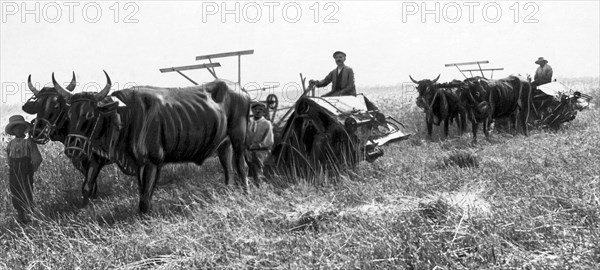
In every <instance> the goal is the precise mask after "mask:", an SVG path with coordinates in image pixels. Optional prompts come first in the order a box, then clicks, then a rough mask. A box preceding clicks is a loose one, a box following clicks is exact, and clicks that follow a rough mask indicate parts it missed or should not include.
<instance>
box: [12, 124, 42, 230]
mask: <svg viewBox="0 0 600 270" xmlns="http://www.w3.org/2000/svg"><path fill="white" fill-rule="evenodd" d="M30 129H31V124H29V123H28V122H26V121H25V118H23V116H21V115H13V116H11V117H10V118H9V119H8V125H6V128H5V129H4V132H6V134H9V135H14V136H15V138H14V139H12V140H11V141H10V142H8V145H7V147H6V156H7V158H8V166H9V176H8V179H9V185H10V193H11V197H12V204H13V207H14V208H15V210H17V213H18V219H19V221H20V222H28V221H29V217H28V214H29V213H31V211H33V205H34V204H33V174H34V172H35V171H37V169H38V168H39V166H40V164H41V163H42V155H41V154H40V151H39V150H38V148H37V144H35V143H34V142H33V140H31V139H26V138H25V134H26V133H27V132H29V130H30Z"/></svg>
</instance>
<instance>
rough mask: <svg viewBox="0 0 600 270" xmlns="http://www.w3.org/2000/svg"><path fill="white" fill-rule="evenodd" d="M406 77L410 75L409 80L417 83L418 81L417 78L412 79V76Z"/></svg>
mask: <svg viewBox="0 0 600 270" xmlns="http://www.w3.org/2000/svg"><path fill="white" fill-rule="evenodd" d="M408 77H410V80H411V81H413V82H414V83H416V84H419V82H418V81H417V80H415V79H413V77H412V76H410V75H408Z"/></svg>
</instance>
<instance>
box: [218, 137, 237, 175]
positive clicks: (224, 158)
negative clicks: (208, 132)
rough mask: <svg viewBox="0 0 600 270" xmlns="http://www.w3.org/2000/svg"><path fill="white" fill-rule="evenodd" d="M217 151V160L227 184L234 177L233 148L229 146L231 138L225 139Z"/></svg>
mask: <svg viewBox="0 0 600 270" xmlns="http://www.w3.org/2000/svg"><path fill="white" fill-rule="evenodd" d="M217 153H218V156H219V162H221V166H222V167H223V173H224V174H225V185H226V186H229V185H231V184H233V183H232V180H233V179H234V175H233V166H232V162H231V161H232V159H233V149H232V148H231V140H229V139H227V140H226V141H224V142H223V143H221V145H219V148H218V149H217Z"/></svg>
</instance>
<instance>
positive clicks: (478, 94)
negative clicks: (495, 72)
mask: <svg viewBox="0 0 600 270" xmlns="http://www.w3.org/2000/svg"><path fill="white" fill-rule="evenodd" d="M488 92H489V91H488V89H487V83H486V82H485V81H484V80H482V79H481V78H479V77H475V78H469V79H467V80H465V83H464V84H463V85H462V86H461V88H460V89H459V97H460V98H461V101H462V102H464V104H465V105H466V106H467V108H469V110H470V111H471V112H472V113H473V114H474V116H475V117H476V118H478V119H479V118H483V117H485V115H488V114H489V113H490V110H491V106H490V103H489V98H488V97H489V93H488Z"/></svg>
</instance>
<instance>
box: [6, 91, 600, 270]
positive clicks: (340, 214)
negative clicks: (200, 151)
mask: <svg viewBox="0 0 600 270" xmlns="http://www.w3.org/2000/svg"><path fill="white" fill-rule="evenodd" d="M581 85H583V86H581V87H582V88H585V89H586V90H587V91H586V92H588V93H592V94H594V95H595V97H598V94H599V93H600V87H598V85H597V84H593V83H592V84H589V83H588V84H587V85H586V84H585V82H584V83H581ZM365 92H366V93H367V94H368V92H367V91H365ZM369 97H370V98H372V99H373V100H374V101H375V102H376V103H377V104H378V105H379V106H380V108H381V109H382V110H383V111H384V112H386V113H387V114H390V115H392V116H393V117H395V118H396V119H401V120H402V121H403V122H405V123H407V124H408V125H409V126H410V129H411V130H412V131H414V132H415V133H416V135H415V136H414V137H413V138H412V139H411V140H409V141H405V142H402V143H398V144H395V145H391V146H389V147H387V148H386V149H385V151H386V153H385V155H384V156H383V157H381V158H380V159H378V160H377V161H376V162H374V163H371V164H369V163H364V164H361V165H360V166H359V168H358V170H356V171H353V172H347V173H343V174H342V175H340V176H338V179H336V181H330V180H329V179H321V181H320V183H322V184H321V185H309V184H307V183H306V182H305V181H302V180H301V179H296V181H297V184H294V185H288V186H287V187H281V185H270V184H264V185H263V186H261V188H252V189H251V190H250V194H249V195H246V196H245V195H242V193H241V192H239V191H238V190H235V189H233V188H227V187H224V186H223V185H222V183H221V182H222V178H223V177H222V175H221V169H220V166H219V165H218V162H217V160H216V159H210V160H208V161H207V162H206V163H205V164H204V165H203V166H202V167H197V166H194V165H188V164H183V165H173V166H169V167H168V168H166V169H165V170H164V173H163V177H162V179H161V182H160V185H159V186H158V188H157V191H156V193H155V196H154V209H153V211H152V213H151V214H150V215H148V216H144V217H140V216H138V215H137V214H136V212H135V209H137V192H136V190H137V184H136V181H135V179H133V178H130V177H126V176H124V175H123V174H121V173H120V172H118V171H117V170H116V169H115V167H112V166H110V167H107V168H105V169H104V171H103V172H102V174H101V176H100V178H99V183H100V198H99V199H98V200H95V201H94V203H93V204H92V205H90V206H89V207H87V208H85V209H78V208H77V207H75V206H74V205H75V203H76V202H77V201H78V200H79V197H80V195H79V185H80V183H81V175H80V173H79V172H77V171H75V170H74V169H73V167H72V165H71V164H70V162H69V161H68V160H67V159H66V157H65V156H64V154H62V153H61V152H62V145H60V144H50V145H48V146H46V147H43V155H44V157H45V161H44V163H43V165H42V168H41V169H40V172H39V173H38V174H37V175H36V201H37V203H38V207H39V209H40V213H39V214H38V215H37V220H36V221H35V222H34V223H32V224H31V225H26V226H21V225H19V224H17V223H15V222H14V221H13V220H12V217H13V216H14V213H13V209H12V207H11V205H10V202H9V200H8V197H7V196H8V187H7V183H6V182H7V181H3V182H2V183H1V184H2V185H1V186H0V187H1V191H0V269H25V268H33V269H44V268H52V269H74V268H83V269H92V268H93V269H104V268H121V269H139V268H144V269H145V268H158V269H180V268H192V269H206V268H211V269H223V268H225V269H244V268H246V269H305V268H333V269H390V268H399V269H434V268H435V269H472V268H478V269H479V268H483V269H490V268H496V269H513V268H519V269H520V268H525V269H595V268H597V265H598V264H600V245H599V244H598V243H600V233H599V232H600V230H599V228H598V227H599V224H600V223H599V222H600V198H599V197H598V196H599V195H598V194H600V167H599V166H598V164H600V121H599V120H600V117H599V116H600V111H598V110H597V109H595V110H588V111H584V112H583V113H581V114H579V115H578V117H577V119H576V120H575V121H573V122H571V123H569V124H567V125H565V127H564V129H562V130H560V131H558V132H554V133H549V132H543V131H533V132H532V134H531V135H530V136H529V137H523V136H515V137H511V136H507V135H500V134H494V139H493V140H492V143H490V142H486V141H484V142H481V143H480V144H479V145H477V146H470V145H469V141H470V135H464V136H462V137H458V136H457V132H456V128H455V127H453V129H452V130H451V135H453V136H454V137H453V138H452V139H450V140H448V141H445V142H427V141H425V140H423V138H425V136H424V134H425V131H424V130H425V127H424V123H423V115H422V113H421V112H419V111H418V110H416V109H414V108H412V106H411V105H409V104H404V105H403V104H400V103H399V102H396V101H395V100H394V97H395V93H394V92H393V89H387V90H386V89H381V88H380V89H375V90H373V95H372V96H371V95H369ZM596 108H599V107H596ZM434 131H435V136H437V137H434V138H439V136H440V133H441V129H440V128H434ZM505 136H507V137H505ZM4 146H5V144H2V146H1V147H0V148H2V149H4ZM0 152H2V153H3V151H0ZM2 163H4V162H2ZM473 164H477V165H476V166H474V165H473ZM6 172H7V171H6V168H5V167H2V169H0V174H2V175H4V176H5V175H6ZM4 176H3V179H6V177H4ZM322 177H323V178H325V177H326V176H322ZM280 180H281V179H280Z"/></svg>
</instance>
